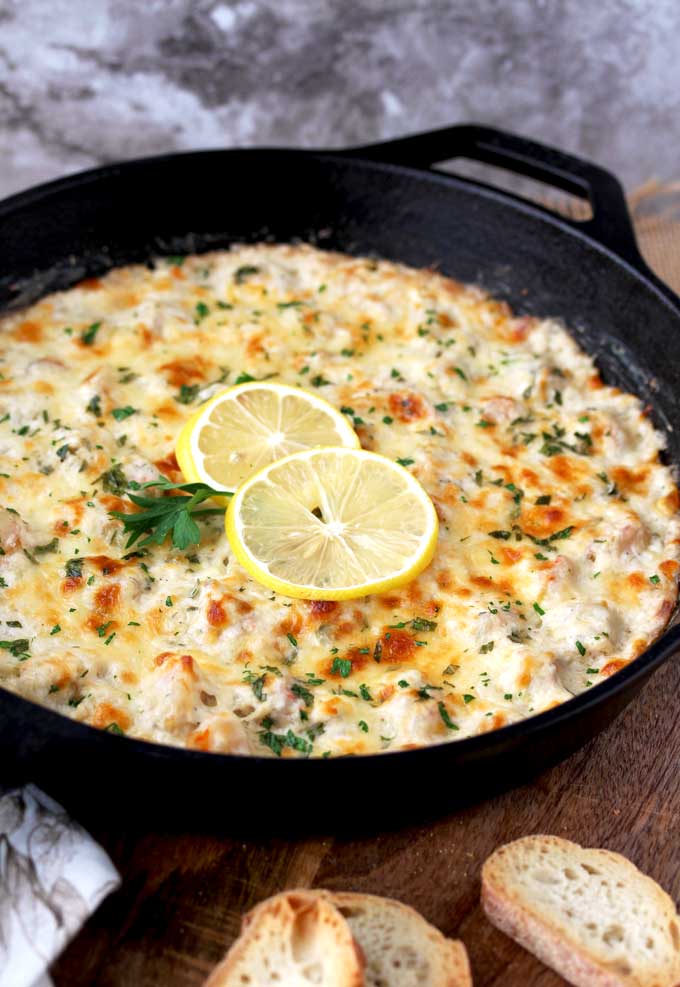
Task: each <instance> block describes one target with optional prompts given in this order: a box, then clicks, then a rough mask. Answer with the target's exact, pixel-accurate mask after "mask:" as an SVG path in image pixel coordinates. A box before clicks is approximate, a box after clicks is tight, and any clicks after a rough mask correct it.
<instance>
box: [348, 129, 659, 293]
mask: <svg viewBox="0 0 680 987" xmlns="http://www.w3.org/2000/svg"><path fill="white" fill-rule="evenodd" d="M347 153H349V154H351V155H354V156H356V157H363V158H369V159H370V160H372V161H386V162H392V163H394V164H403V165H410V166H412V167H416V168H429V167H432V166H433V165H435V164H440V163H442V162H444V161H451V160H452V159H454V158H469V159H471V160H473V161H483V162H486V163H487V164H492V165H497V166H499V167H501V168H505V169H506V170H507V171H511V172H515V173H518V174H520V175H526V176H527V177H529V178H534V179H536V180H538V181H541V182H544V183H546V184H548V185H552V186H554V187H556V188H559V189H562V190H563V191H564V192H569V193H570V194H571V195H575V196H578V197H579V198H581V199H587V200H588V201H589V202H590V205H591V208H592V212H593V218H592V219H589V220H584V221H583V222H577V221H576V220H570V219H565V218H564V217H562V216H561V217H560V218H561V219H564V221H565V222H566V223H568V224H569V225H571V226H574V227H575V228H577V229H579V230H581V231H582V232H584V233H586V234H587V235H588V236H590V237H592V238H593V239H594V240H597V241H598V242H599V243H601V244H602V245H603V246H605V247H608V248H609V249H610V250H612V251H613V252H614V253H616V254H618V256H619V257H621V258H623V259H624V260H626V261H628V262H629V263H630V264H632V265H633V266H634V267H635V268H637V269H638V270H640V271H642V272H643V273H644V274H645V275H647V274H648V269H647V266H646V264H645V262H644V260H643V259H642V256H641V255H640V251H639V249H638V246H637V242H636V240H635V233H634V232H633V224H632V222H631V219H630V215H629V213H628V207H627V206H626V200H625V197H624V194H623V189H622V188H621V185H620V184H619V182H618V181H617V179H616V178H614V176H613V175H612V174H610V173H609V172H608V171H605V170H604V168H599V167H598V166H597V165H594V164H590V162H588V161H583V160H581V158H575V157H574V156H573V155H571V154H566V153H565V152H564V151H558V150H557V149H556V148H553V147H548V146H546V145H545V144H539V143H537V142H536V141H532V140H528V139H527V138H526V137H518V136H516V135H515V134H508V133H505V132H504V131H502V130H495V129H493V128H491V127H483V126H479V125H477V124H461V125H459V126H455V127H445V128H443V129H442V130H431V131H429V132H427V133H422V134H413V135H412V136H410V137H400V138H397V139H396V140H392V141H386V142H385V143H382V144H370V145H367V146H364V147H355V148H351V149H350V150H349V151H348V152H347ZM504 194H507V195H510V194H511V193H504ZM514 198H517V196H514ZM546 211H550V210H546Z"/></svg>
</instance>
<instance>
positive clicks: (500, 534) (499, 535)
mask: <svg viewBox="0 0 680 987" xmlns="http://www.w3.org/2000/svg"><path fill="white" fill-rule="evenodd" d="M489 534H490V535H491V537H492V538H501V539H502V540H503V541H507V540H508V538H509V537H510V535H511V532H510V531H490V532H489Z"/></svg>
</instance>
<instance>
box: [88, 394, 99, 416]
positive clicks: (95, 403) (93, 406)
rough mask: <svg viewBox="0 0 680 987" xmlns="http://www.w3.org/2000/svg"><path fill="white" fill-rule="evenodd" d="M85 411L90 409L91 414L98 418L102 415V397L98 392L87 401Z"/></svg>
mask: <svg viewBox="0 0 680 987" xmlns="http://www.w3.org/2000/svg"><path fill="white" fill-rule="evenodd" d="M85 411H89V413H90V414H91V415H95V417H96V418H99V417H100V415H101V413H102V409H101V398H100V397H99V395H98V394H95V396H94V397H93V398H90V400H89V401H88V402H87V406H86V408H85Z"/></svg>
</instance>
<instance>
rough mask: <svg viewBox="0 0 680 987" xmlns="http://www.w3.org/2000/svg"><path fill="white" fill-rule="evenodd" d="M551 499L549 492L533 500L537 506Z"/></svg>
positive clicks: (545, 503) (547, 502)
mask: <svg viewBox="0 0 680 987" xmlns="http://www.w3.org/2000/svg"><path fill="white" fill-rule="evenodd" d="M551 500H552V497H551V496H550V494H543V496H542V497H537V498H536V500H535V502H534V503H536V504H537V505H538V506H542V505H547V504H549V503H550V501H551Z"/></svg>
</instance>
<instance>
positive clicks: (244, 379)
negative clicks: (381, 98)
mask: <svg viewBox="0 0 680 987" xmlns="http://www.w3.org/2000/svg"><path fill="white" fill-rule="evenodd" d="M251 380H257V378H256V377H252V376H251V375H250V374H247V373H245V372H243V371H242V372H241V373H240V374H239V375H238V377H237V378H236V380H235V381H234V384H249V383H250V381H251Z"/></svg>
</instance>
